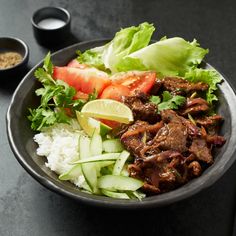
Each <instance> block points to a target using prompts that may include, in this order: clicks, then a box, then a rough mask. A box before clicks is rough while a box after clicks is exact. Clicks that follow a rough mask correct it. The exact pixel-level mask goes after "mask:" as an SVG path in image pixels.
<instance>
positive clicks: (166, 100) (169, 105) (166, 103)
mask: <svg viewBox="0 0 236 236" xmlns="http://www.w3.org/2000/svg"><path fill="white" fill-rule="evenodd" d="M185 101H186V98H185V97H183V96H180V95H176V96H173V95H172V94H171V93H170V92H168V91H164V92H163V93H162V102H161V98H160V97H159V96H151V98H150V102H152V103H154V104H156V105H157V106H158V111H162V110H166V109H178V108H179V107H180V106H182V105H183V104H184V103H185Z"/></svg>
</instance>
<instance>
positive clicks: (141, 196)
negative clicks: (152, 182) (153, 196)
mask: <svg viewBox="0 0 236 236" xmlns="http://www.w3.org/2000/svg"><path fill="white" fill-rule="evenodd" d="M132 194H133V195H134V196H135V197H136V198H138V199H139V200H140V201H141V200H142V198H145V197H146V194H145V193H140V192H138V191H134V192H132Z"/></svg>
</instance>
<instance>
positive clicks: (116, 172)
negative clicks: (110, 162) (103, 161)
mask: <svg viewBox="0 0 236 236" xmlns="http://www.w3.org/2000/svg"><path fill="white" fill-rule="evenodd" d="M129 156H130V153H129V152H127V151H126V150H124V151H123V152H122V153H121V154H120V156H119V157H118V159H117V160H116V163H115V166H114V169H113V172H112V174H113V175H120V173H121V171H122V169H123V167H124V164H125V162H126V161H127V159H128V158H129Z"/></svg>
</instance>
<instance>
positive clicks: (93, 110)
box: [81, 99, 134, 124]
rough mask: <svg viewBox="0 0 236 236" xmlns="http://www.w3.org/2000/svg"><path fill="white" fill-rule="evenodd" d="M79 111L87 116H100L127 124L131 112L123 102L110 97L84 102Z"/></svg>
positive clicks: (130, 117)
mask: <svg viewBox="0 0 236 236" xmlns="http://www.w3.org/2000/svg"><path fill="white" fill-rule="evenodd" d="M81 113H82V114H83V115H84V116H87V117H93V118H101V119H106V120H112V121H117V122H120V123H125V124H128V123H130V122H132V121H133V120H134V118H133V113H132V111H131V110H130V108H129V107H127V106H126V105H125V104H123V103H121V102H118V101H115V100H111V99H97V100H93V101H90V102H88V103H86V104H85V105H84V106H83V108H82V110H81Z"/></svg>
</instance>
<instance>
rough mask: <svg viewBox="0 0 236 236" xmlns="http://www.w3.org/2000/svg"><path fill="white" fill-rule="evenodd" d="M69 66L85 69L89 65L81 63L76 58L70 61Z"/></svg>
mask: <svg viewBox="0 0 236 236" xmlns="http://www.w3.org/2000/svg"><path fill="white" fill-rule="evenodd" d="M67 66H68V67H74V68H80V69H85V68H88V67H89V66H88V65H85V64H81V63H79V62H78V60H76V59H74V60H72V61H70V62H69V63H68V65H67Z"/></svg>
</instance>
